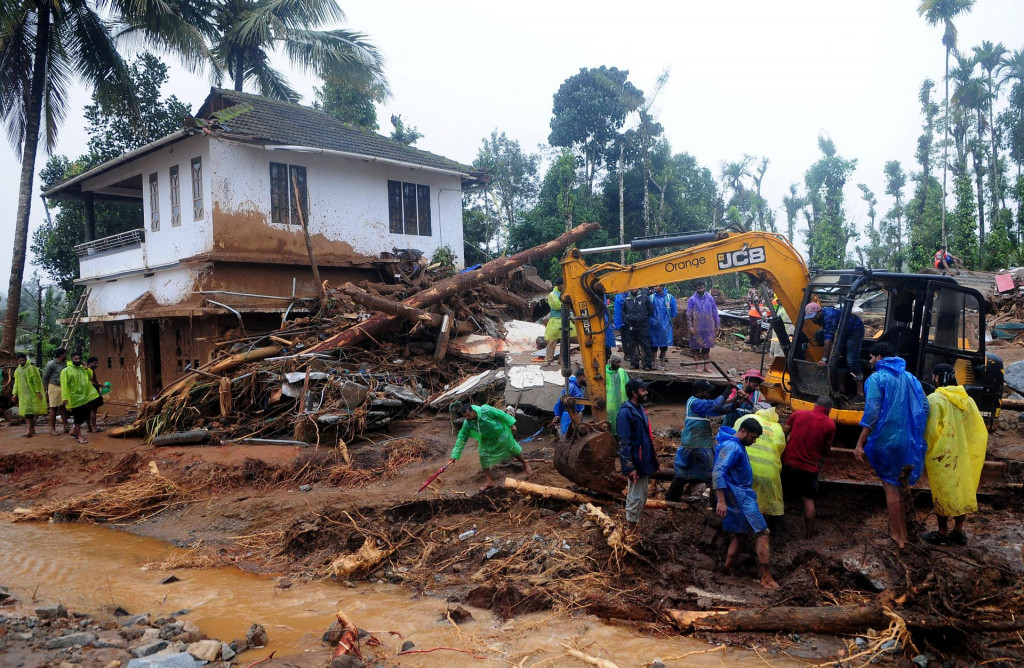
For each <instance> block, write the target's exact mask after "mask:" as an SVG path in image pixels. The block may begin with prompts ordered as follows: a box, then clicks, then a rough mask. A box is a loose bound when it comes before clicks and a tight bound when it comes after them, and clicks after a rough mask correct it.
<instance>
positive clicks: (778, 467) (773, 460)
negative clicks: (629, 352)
mask: <svg viewBox="0 0 1024 668" xmlns="http://www.w3.org/2000/svg"><path fill="white" fill-rule="evenodd" d="M754 408H756V409H757V410H756V411H754V413H752V414H751V415H750V417H749V418H742V420H745V419H751V420H757V422H758V424H760V425H761V430H762V431H761V435H760V436H758V437H757V440H756V441H754V443H753V444H752V445H751V446H750V447H749V448H747V457H748V458H749V459H750V470H751V471H752V473H753V476H754V483H753V486H754V493H755V494H757V509H758V510H760V511H761V514H762V515H763V516H764V519H765V522H767V523H768V528H774V527H775V524H776V523H777V522H778V521H779V520H780V519H781V518H782V516H783V515H784V514H785V512H786V508H785V504H784V503H783V500H782V451H783V450H785V449H786V435H785V434H784V433H783V431H782V425H780V424H779V414H778V413H776V412H775V408H774V407H773V406H771V405H770V404H767V403H765V402H759V403H758V404H756V405H755V406H754ZM742 420H741V422H740V424H736V425H734V426H733V429H735V430H736V431H739V430H740V427H741V425H742Z"/></svg>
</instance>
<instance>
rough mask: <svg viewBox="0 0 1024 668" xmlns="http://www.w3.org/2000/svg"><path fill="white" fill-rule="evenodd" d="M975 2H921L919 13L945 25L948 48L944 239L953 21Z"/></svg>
mask: <svg viewBox="0 0 1024 668" xmlns="http://www.w3.org/2000/svg"><path fill="white" fill-rule="evenodd" d="M973 6H974V0H921V4H920V5H919V6H918V8H917V13H918V15H920V16H923V17H924V19H925V21H927V22H928V24H929V25H932V26H937V25H939V24H940V23H941V24H942V25H943V31H942V45H943V46H944V47H946V76H945V79H944V80H945V83H946V122H945V126H946V137H945V141H944V142H943V144H944V146H943V157H942V239H943V241H945V239H946V172H947V171H948V165H949V56H950V54H951V53H953V52H955V51H956V26H955V25H954V24H953V19H954V18H956V17H957V16H959V15H960V14H963V13H964V12H969V11H970V10H971V7H973Z"/></svg>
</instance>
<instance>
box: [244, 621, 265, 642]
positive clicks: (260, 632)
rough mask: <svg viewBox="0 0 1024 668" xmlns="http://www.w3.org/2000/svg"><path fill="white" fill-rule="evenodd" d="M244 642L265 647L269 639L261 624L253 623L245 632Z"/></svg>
mask: <svg viewBox="0 0 1024 668" xmlns="http://www.w3.org/2000/svg"><path fill="white" fill-rule="evenodd" d="M245 642H246V644H248V645H249V647H266V646H267V643H268V642H270V639H269V638H268V637H267V630H266V629H265V628H263V626H262V625H261V624H253V625H252V626H250V627H249V630H248V631H246V633H245Z"/></svg>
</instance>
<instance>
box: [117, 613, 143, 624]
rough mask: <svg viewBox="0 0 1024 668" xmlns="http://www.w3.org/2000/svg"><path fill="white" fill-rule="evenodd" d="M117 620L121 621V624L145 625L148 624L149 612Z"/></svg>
mask: <svg viewBox="0 0 1024 668" xmlns="http://www.w3.org/2000/svg"><path fill="white" fill-rule="evenodd" d="M119 621H120V622H121V626H135V625H137V624H139V625H142V626H145V625H147V624H149V613H148V612H144V613H142V614H141V615H132V616H130V617H125V618H124V619H121V620H119Z"/></svg>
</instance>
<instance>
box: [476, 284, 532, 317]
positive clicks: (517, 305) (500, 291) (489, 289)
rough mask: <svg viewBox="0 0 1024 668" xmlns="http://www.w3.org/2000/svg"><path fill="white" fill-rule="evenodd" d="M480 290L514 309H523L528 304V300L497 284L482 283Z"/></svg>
mask: <svg viewBox="0 0 1024 668" xmlns="http://www.w3.org/2000/svg"><path fill="white" fill-rule="evenodd" d="M480 290H481V291H482V292H483V293H484V294H485V295H487V296H488V297H490V298H491V299H492V300H494V301H496V302H498V303H501V304H505V305H506V306H511V307H512V308H514V309H519V310H520V311H525V310H526V309H527V307H528V306H529V302H527V301H526V300H525V299H523V298H522V297H520V296H519V295H517V294H515V293H512V292H509V291H508V290H506V289H505V288H502V287H498V286H497V285H491V284H490V283H484V284H483V285H481V286H480Z"/></svg>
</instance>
